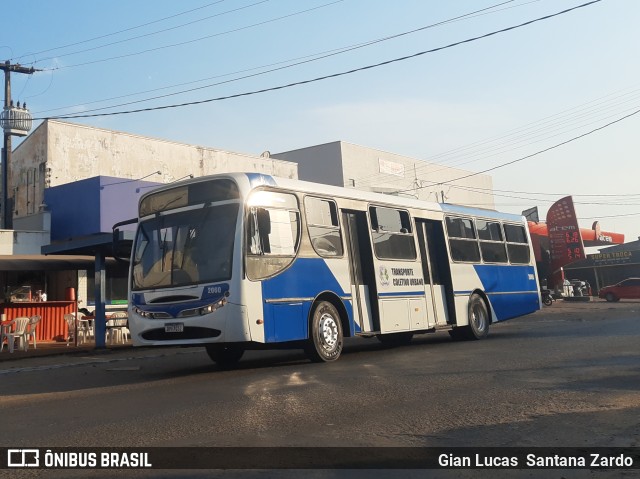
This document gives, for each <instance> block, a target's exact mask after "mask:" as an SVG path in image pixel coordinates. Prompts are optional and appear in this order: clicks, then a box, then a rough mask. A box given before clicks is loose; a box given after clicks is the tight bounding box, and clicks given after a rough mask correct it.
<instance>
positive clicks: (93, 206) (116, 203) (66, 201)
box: [44, 176, 160, 241]
mask: <svg viewBox="0 0 640 479" xmlns="http://www.w3.org/2000/svg"><path fill="white" fill-rule="evenodd" d="M159 185H160V184H159V183H153V182H149V181H139V180H128V179H123V178H115V177H110V176H95V177H93V178H87V179H85V180H80V181H75V182H73V183H67V184H65V185H60V186H54V187H52V188H47V189H45V190H44V202H45V203H46V204H47V207H48V208H49V210H50V212H51V240H52V241H64V240H67V239H69V238H78V237H82V236H89V235H93V234H97V233H110V232H111V231H112V227H113V225H114V224H115V223H118V222H120V221H125V220H128V219H131V218H135V217H136V216H137V210H138V200H139V199H140V196H141V195H142V194H144V193H146V192H147V191H149V190H150V189H151V187H154V186H159ZM123 229H126V228H123ZM129 229H135V225H131V226H129Z"/></svg>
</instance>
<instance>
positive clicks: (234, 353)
mask: <svg viewBox="0 0 640 479" xmlns="http://www.w3.org/2000/svg"><path fill="white" fill-rule="evenodd" d="M206 349H207V354H208V355H209V357H210V358H211V360H212V361H214V362H215V363H216V364H217V365H218V366H220V367H221V368H231V367H234V366H235V365H237V364H238V362H239V361H240V359H241V358H242V355H243V354H244V348H243V347H242V346H238V345H237V344H208V345H207V346H206Z"/></svg>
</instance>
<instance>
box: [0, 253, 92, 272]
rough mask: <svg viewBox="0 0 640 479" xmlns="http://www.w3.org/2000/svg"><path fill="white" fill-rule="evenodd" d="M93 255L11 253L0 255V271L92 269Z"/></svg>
mask: <svg viewBox="0 0 640 479" xmlns="http://www.w3.org/2000/svg"><path fill="white" fill-rule="evenodd" d="M95 262H96V259H95V257H94V256H76V255H50V256H47V255H41V254H25V255H19V254H12V255H0V271H38V270H41V271H70V270H87V269H88V270H92V269H93V268H94V266H95Z"/></svg>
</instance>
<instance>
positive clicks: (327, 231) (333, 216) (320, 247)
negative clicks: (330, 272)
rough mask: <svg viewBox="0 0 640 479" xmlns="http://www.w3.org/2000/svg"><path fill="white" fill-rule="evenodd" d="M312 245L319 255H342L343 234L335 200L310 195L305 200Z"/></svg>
mask: <svg viewBox="0 0 640 479" xmlns="http://www.w3.org/2000/svg"><path fill="white" fill-rule="evenodd" d="M304 204H305V210H306V217H307V227H308V229H309V239H310V240H311V246H313V249H314V250H315V252H316V253H318V255H319V256H325V257H332V256H342V252H343V250H342V235H341V233H340V224H339V223H338V208H337V206H336V204H335V202H334V201H331V200H327V199H323V198H314V197H311V196H308V197H306V198H305V200H304Z"/></svg>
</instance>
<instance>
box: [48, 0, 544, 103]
mask: <svg viewBox="0 0 640 479" xmlns="http://www.w3.org/2000/svg"><path fill="white" fill-rule="evenodd" d="M513 1H515V0H508V1H505V2H501V3H497V4H494V5H491V6H489V7H485V8H482V9H480V10H475V11H473V12H469V13H466V14H463V15H458V16H456V17H453V18H449V19H447V20H442V21H440V22H437V23H432V24H430V25H425V26H422V27H419V28H415V29H413V30H408V31H405V32H401V33H397V34H394V35H390V36H386V37H383V38H378V39H375V40H368V41H365V42H361V43H357V44H352V45H348V46H343V47H340V48H334V49H331V50H325V51H323V52H318V53H314V54H311V55H305V56H302V57H297V58H293V59H289V60H283V61H280V62H276V63H271V64H267V65H262V66H259V67H253V68H249V69H244V70H239V71H235V72H232V73H226V74H221V75H216V76H213V77H208V78H204V79H200V80H195V81H190V82H184V83H179V84H174V85H169V86H164V87H160V88H155V89H152V90H146V91H141V92H137V93H130V94H127V95H120V96H117V97H112V98H107V99H103V100H95V101H90V102H84V103H82V104H77V105H71V106H66V107H58V108H52V109H49V110H42V111H40V112H36V114H41V113H47V112H50V111H58V110H64V109H69V108H75V107H79V106H84V105H90V104H94V103H101V102H103V101H111V100H117V99H120V98H127V97H131V96H136V95H141V94H144V93H151V92H154V91H160V90H166V89H170V88H177V87H180V86H185V85H192V84H194V83H200V82H203V81H208V80H213V79H217V78H223V77H226V76H231V75H237V74H241V73H248V72H251V71H255V70H260V69H264V68H271V67H275V66H278V65H283V64H284V65H285V66H283V67H281V68H274V69H270V70H266V71H262V72H259V73H256V74H255V75H247V76H242V77H239V78H234V79H232V80H229V81H227V82H218V83H213V84H209V85H204V86H201V87H199V88H194V89H189V90H183V91H179V92H175V93H171V94H169V95H161V96H155V97H151V98H144V99H141V100H136V101H132V102H127V103H120V104H117V105H110V106H108V107H102V108H97V109H91V110H85V111H84V113H87V112H90V111H100V110H105V109H109V108H118V107H120V106H126V105H131V104H134V103H142V102H145V101H150V100H155V99H158V98H164V97H167V96H175V95H181V94H183V93H187V92H191V91H194V90H196V89H204V88H210V87H213V86H218V85H221V84H222V83H230V82H232V81H238V80H243V79H246V78H249V77H252V76H258V75H264V74H266V73H271V72H273V71H276V70H282V69H285V68H292V67H294V66H298V65H301V64H304V63H310V62H313V61H317V60H322V59H324V58H328V57H330V56H335V55H339V54H342V53H346V52H350V51H353V50H356V49H359V48H364V47H367V46H371V45H375V44H377V43H381V42H384V41H388V40H392V39H395V38H399V37H402V36H406V35H410V34H413V33H417V32H420V31H423V30H426V29H429V28H434V27H437V26H441V25H445V24H449V23H453V22H457V21H460V20H466V19H469V18H474V17H476V16H479V15H488V14H490V13H497V12H499V11H502V10H505V9H499V10H494V11H488V10H493V9H495V8H497V7H499V6H502V5H505V4H507V3H511V2H513ZM538 1H540V0H533V1H530V2H527V3H523V4H519V5H514V6H511V7H507V8H516V7H521V6H524V5H527V4H529V3H533V2H538ZM483 12H484V13H483ZM301 60H306V61H301ZM291 62H295V63H292V64H291ZM287 64H288V65H287Z"/></svg>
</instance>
